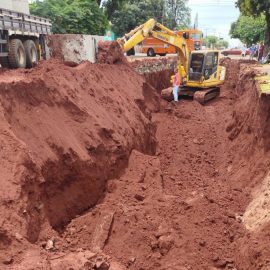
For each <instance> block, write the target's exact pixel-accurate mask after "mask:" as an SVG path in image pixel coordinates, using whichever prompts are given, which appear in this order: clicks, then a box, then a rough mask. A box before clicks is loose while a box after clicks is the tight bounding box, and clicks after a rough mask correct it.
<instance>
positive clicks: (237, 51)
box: [221, 48, 250, 56]
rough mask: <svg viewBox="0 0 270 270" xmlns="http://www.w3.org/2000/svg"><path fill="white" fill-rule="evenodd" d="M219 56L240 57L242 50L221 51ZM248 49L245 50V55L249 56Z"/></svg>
mask: <svg viewBox="0 0 270 270" xmlns="http://www.w3.org/2000/svg"><path fill="white" fill-rule="evenodd" d="M221 54H223V55H224V56H229V55H241V54H242V49H239V48H237V49H227V50H223V51H222V52H221ZM249 54H250V52H249V49H247V52H246V55H249Z"/></svg>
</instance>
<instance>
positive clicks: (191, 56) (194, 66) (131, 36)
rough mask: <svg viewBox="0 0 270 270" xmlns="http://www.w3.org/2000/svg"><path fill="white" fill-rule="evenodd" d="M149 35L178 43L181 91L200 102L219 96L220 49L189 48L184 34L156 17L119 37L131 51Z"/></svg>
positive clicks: (166, 93) (167, 92) (221, 76)
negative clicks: (161, 22)
mask: <svg viewBox="0 0 270 270" xmlns="http://www.w3.org/2000/svg"><path fill="white" fill-rule="evenodd" d="M149 36H151V37H154V38H156V39H159V40H162V41H163V42H165V43H168V44H170V45H173V46H175V47H176V49H177V54H178V56H179V60H178V72H179V75H180V76H181V78H182V80H183V87H182V88H181V91H180V95H187V96H191V97H193V99H195V100H197V101H198V102H200V103H201V104H204V103H206V102H207V101H209V100H211V99H213V98H216V97H217V96H219V94H220V85H222V84H223V83H224V80H225V75H226V69H225V67H222V66H220V64H219V59H220V53H219V51H218V50H207V51H192V52H190V51H189V50H188V46H187V42H186V39H187V38H188V37H187V36H186V35H185V34H184V35H183V36H179V35H177V34H176V33H175V32H173V31H172V30H170V29H168V28H167V27H165V26H164V25H162V24H160V23H158V22H157V21H155V20H154V19H150V20H149V21H147V22H146V23H144V24H142V25H140V26H138V27H137V28H136V29H134V30H132V31H131V32H129V33H127V34H126V35H125V36H124V37H122V38H120V39H118V40H117V41H118V43H119V44H120V45H121V47H122V49H123V51H124V52H128V51H129V50H130V49H133V48H134V46H135V45H137V44H139V43H140V42H142V41H143V40H144V39H145V38H147V37H149ZM162 96H163V97H164V98H169V99H170V98H171V96H172V90H171V89H169V90H168V89H165V90H164V91H162Z"/></svg>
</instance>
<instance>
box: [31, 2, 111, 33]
mask: <svg viewBox="0 0 270 270" xmlns="http://www.w3.org/2000/svg"><path fill="white" fill-rule="evenodd" d="M30 10H31V13H32V14H34V15H38V16H41V17H46V18H49V19H51V21H52V24H53V32H54V33H62V34H64V33H74V34H93V35H103V34H104V32H105V30H106V27H107V25H108V21H107V18H106V16H105V14H104V13H103V9H101V8H99V6H98V3H97V1H95V0H43V1H41V0H37V1H35V2H33V3H32V4H30Z"/></svg>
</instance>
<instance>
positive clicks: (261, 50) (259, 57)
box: [258, 43, 264, 62]
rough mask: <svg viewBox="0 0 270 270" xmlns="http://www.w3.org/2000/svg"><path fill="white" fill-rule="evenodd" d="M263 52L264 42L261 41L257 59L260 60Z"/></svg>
mask: <svg viewBox="0 0 270 270" xmlns="http://www.w3.org/2000/svg"><path fill="white" fill-rule="evenodd" d="M263 53H264V44H263V43H261V45H260V48H259V56H258V61H259V62H260V61H261V60H262V58H263Z"/></svg>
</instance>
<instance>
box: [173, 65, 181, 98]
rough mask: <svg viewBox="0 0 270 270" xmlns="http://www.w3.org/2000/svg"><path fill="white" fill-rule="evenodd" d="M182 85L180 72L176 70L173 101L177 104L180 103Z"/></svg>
mask: <svg viewBox="0 0 270 270" xmlns="http://www.w3.org/2000/svg"><path fill="white" fill-rule="evenodd" d="M181 83H182V78H181V75H180V74H179V72H178V70H175V75H174V79H173V99H174V101H175V102H178V96H179V90H180V86H181Z"/></svg>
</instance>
